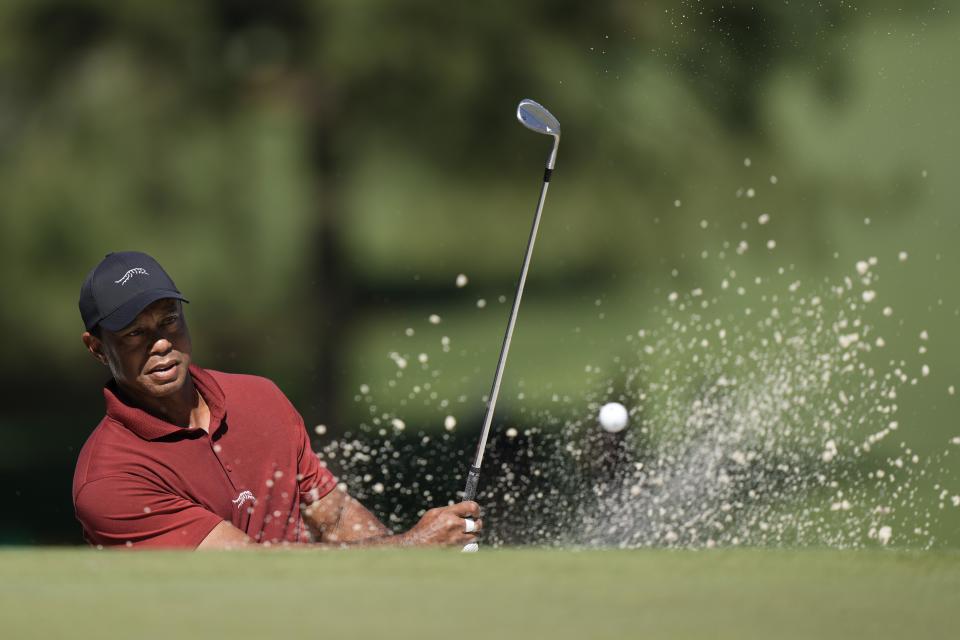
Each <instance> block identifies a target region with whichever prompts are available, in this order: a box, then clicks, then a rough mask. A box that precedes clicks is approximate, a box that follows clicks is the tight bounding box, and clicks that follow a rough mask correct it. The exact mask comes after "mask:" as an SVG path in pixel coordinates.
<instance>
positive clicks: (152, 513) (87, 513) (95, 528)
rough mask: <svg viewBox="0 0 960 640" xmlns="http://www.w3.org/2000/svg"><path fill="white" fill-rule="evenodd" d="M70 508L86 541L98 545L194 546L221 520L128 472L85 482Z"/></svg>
mask: <svg viewBox="0 0 960 640" xmlns="http://www.w3.org/2000/svg"><path fill="white" fill-rule="evenodd" d="M75 507H76V510H77V519H78V520H79V521H80V523H81V524H82V525H83V529H84V534H85V536H86V538H87V541H88V542H90V544H93V545H103V546H117V545H125V546H127V547H134V548H186V549H195V548H196V547H197V545H199V544H200V543H201V542H203V539H204V538H206V537H207V535H208V534H209V533H210V532H211V531H212V530H213V528H214V527H216V526H217V525H218V524H220V522H222V520H223V519H222V518H220V517H219V516H217V515H216V514H214V513H212V512H210V511H208V510H207V509H205V508H204V507H202V506H200V505H198V504H197V503H195V502H191V501H190V500H187V499H186V498H183V497H181V496H178V495H175V494H173V493H170V492H169V491H164V490H163V489H161V488H159V487H157V486H156V485H153V484H152V483H150V482H149V481H147V480H145V479H143V478H138V477H137V476H135V475H129V474H127V475H117V476H109V477H106V478H100V479H97V480H93V481H92V482H88V483H87V484H85V485H84V486H83V487H82V488H81V489H80V492H79V493H78V495H77V498H76V502H75Z"/></svg>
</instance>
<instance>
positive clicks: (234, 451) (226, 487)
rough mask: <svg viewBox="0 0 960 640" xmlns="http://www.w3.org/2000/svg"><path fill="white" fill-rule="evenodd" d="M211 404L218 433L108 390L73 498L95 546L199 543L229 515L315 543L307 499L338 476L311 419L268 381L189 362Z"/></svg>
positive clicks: (260, 531)
mask: <svg viewBox="0 0 960 640" xmlns="http://www.w3.org/2000/svg"><path fill="white" fill-rule="evenodd" d="M190 373H191V375H192V377H193V381H194V384H195V385H196V387H197V390H198V391H199V392H200V394H201V395H202V396H203V399H204V400H205V401H206V403H207V406H209V407H210V429H209V433H207V432H206V431H203V430H202V429H186V428H183V427H178V426H176V425H174V424H170V423H169V422H165V421H163V420H161V419H160V418H157V417H155V416H152V415H150V414H148V413H147V412H145V411H143V410H142V409H138V408H137V407H134V406H131V405H129V404H126V403H125V402H124V400H123V399H122V398H121V397H120V396H119V395H118V390H117V387H116V385H115V383H113V382H110V383H108V384H107V385H106V387H104V390H103V395H104V397H105V398H106V401H107V415H106V416H104V418H103V420H101V421H100V424H99V425H97V428H96V429H94V431H93V433H92V434H90V437H89V438H88V439H87V442H86V444H84V445H83V449H81V451H80V457H79V459H78V460H77V469H76V471H75V473H74V476H73V504H74V507H75V509H76V512H77V519H78V520H79V521H80V523H81V524H82V525H83V531H84V537H85V538H86V539H87V541H88V542H89V543H90V544H94V545H104V546H107V545H127V546H133V547H188V548H195V547H196V546H197V545H198V544H200V542H202V541H203V539H204V538H205V537H206V536H207V534H209V533H210V531H211V530H213V528H214V527H215V526H217V524H219V523H220V522H221V521H223V520H226V521H227V522H230V523H231V524H233V526H235V527H237V528H238V529H240V530H241V531H244V532H245V533H246V534H247V535H248V536H250V538H251V539H253V540H255V541H257V542H282V541H288V542H295V541H301V542H304V541H308V540H309V535H308V533H307V531H306V530H305V527H304V524H303V520H302V518H301V515H300V506H301V505H304V506H306V505H309V504H310V503H312V502H315V501H316V500H319V499H320V498H322V497H323V496H325V495H327V494H328V493H329V492H330V491H331V490H333V488H334V487H335V486H336V484H337V481H336V479H335V478H334V477H333V475H332V474H331V473H330V472H329V471H328V470H327V469H326V467H324V466H323V465H321V464H320V462H319V460H317V457H316V456H315V455H314V453H313V451H312V450H311V448H310V441H309V440H308V438H307V432H306V428H305V426H304V424H303V418H301V417H300V414H299V413H297V411H296V409H294V407H293V405H292V404H290V401H289V400H288V399H287V398H286V396H284V395H283V392H281V391H280V389H279V388H277V386H276V385H275V384H273V383H272V382H271V381H269V380H267V379H266V378H259V377H256V376H247V375H236V374H229V373H221V372H219V371H212V370H205V369H201V368H200V367H197V366H193V365H192V366H191V367H190Z"/></svg>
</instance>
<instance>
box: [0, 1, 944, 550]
mask: <svg viewBox="0 0 960 640" xmlns="http://www.w3.org/2000/svg"><path fill="white" fill-rule="evenodd" d="M824 4H826V5H828V6H823V5H824ZM958 62H960V18H958V17H956V16H954V15H953V13H952V12H951V11H950V10H949V9H944V8H943V5H942V4H940V3H934V2H911V3H906V2H900V3H897V2H886V1H880V0H878V1H873V2H862V3H855V4H849V3H804V2H794V3H784V2H779V1H777V2H774V1H770V2H750V3H748V2H736V1H734V2H730V1H729V0H727V1H724V2H721V1H719V0H704V1H701V2H680V3H677V2H667V1H665V0H657V1H649V2H644V1H639V0H638V1H633V2H626V1H616V0H607V1H604V2H570V1H560V2H547V1H541V0H538V1H531V2H523V3H517V2H504V1H494V2H486V3H482V4H479V5H477V4H451V3H439V2H429V1H426V0H410V1H407V2H388V1H386V0H366V1H362V2H360V1H357V0H352V1H351V0H322V1H320V0H317V1H308V0H275V1H273V2H256V1H254V0H245V1H227V0H221V1H218V2H206V3H201V2H194V1H190V0H168V1H167V2H151V1H147V0H131V1H129V2H122V3H116V2H105V1H103V0H7V1H5V2H3V3H2V4H0V145H2V146H0V249H2V250H0V287H2V291H3V294H4V302H3V304H2V305H0V327H2V330H3V334H4V336H5V338H4V339H3V340H2V341H0V356H2V358H0V362H2V363H3V364H2V365H0V389H2V400H3V405H2V406H3V408H2V410H0V428H2V430H3V434H4V440H3V445H2V446H0V492H2V493H0V495H2V496H3V498H4V502H5V504H6V509H4V515H3V516H2V518H3V524H2V527H0V542H8V543H79V542H80V541H81V539H80V530H79V526H78V525H77V524H76V523H75V521H74V519H73V510H72V506H71V503H70V484H71V480H72V473H73V464H74V462H75V459H76V455H77V452H78V450H79V447H80V446H81V445H82V443H83V442H84V440H85V438H86V436H87V435H88V433H89V432H90V430H91V429H92V428H93V427H94V426H95V425H96V423H97V422H98V420H99V418H100V417H101V415H102V397H101V394H100V387H101V385H102V383H103V382H104V371H103V369H102V368H101V367H99V366H98V365H97V364H96V363H94V361H93V360H92V359H91V358H90V357H89V356H88V355H87V354H86V353H85V352H84V349H83V348H82V345H81V342H80V339H79V335H80V333H81V331H82V326H81V323H80V318H79V314H78V312H77V297H78V292H79V287H80V283H81V281H82V279H83V277H84V275H85V274H86V273H87V271H88V270H89V269H90V268H91V267H92V266H93V265H94V264H96V263H97V261H98V260H99V259H100V258H101V257H102V256H103V255H104V254H105V253H107V252H109V251H114V250H142V251H146V252H149V253H151V254H152V255H154V256H155V257H156V258H157V259H158V260H159V261H160V262H161V263H162V264H163V265H164V266H165V267H166V269H167V270H168V272H170V274H171V275H172V276H173V278H174V279H175V281H176V282H177V284H178V285H179V287H180V289H181V290H182V291H183V292H184V293H185V294H186V295H187V297H189V298H190V300H191V304H190V306H189V308H188V317H189V320H190V322H191V330H192V333H193V338H194V347H195V354H194V355H195V359H196V360H197V361H198V362H199V363H201V364H202V365H204V366H207V367H213V368H221V369H224V370H229V371H237V372H250V373H257V374H260V375H265V376H268V377H270V378H272V379H274V380H275V381H276V382H277V383H278V384H279V385H280V386H281V388H283V389H284V390H285V391H286V392H287V394H288V395H289V396H290V397H291V399H292V400H293V401H294V403H295V404H296V405H297V406H298V408H299V409H300V410H301V412H302V413H303V414H304V417H305V419H306V421H307V424H308V425H309V426H313V425H317V424H324V425H327V427H328V429H327V434H326V435H325V436H323V437H320V436H316V442H317V444H318V446H319V445H321V444H322V443H323V442H324V441H325V440H326V439H329V438H330V437H334V436H336V435H337V434H341V433H343V432H345V431H348V430H351V429H353V430H355V429H356V427H357V426H358V425H359V424H360V423H361V422H363V421H364V420H367V419H369V418H370V417H371V415H378V414H380V413H385V414H390V415H398V416H402V418H403V420H404V421H405V422H406V423H407V425H408V426H409V427H411V428H415V429H423V430H425V431H440V430H442V429H443V426H442V425H443V419H444V416H446V415H454V416H456V418H457V420H458V422H459V426H458V434H459V436H458V437H463V438H464V440H465V442H466V441H469V440H470V439H471V438H472V437H474V435H475V433H476V430H477V429H478V428H479V418H480V416H481V413H482V408H483V405H482V400H481V398H482V396H483V395H484V394H485V393H486V392H487V390H488V387H489V383H490V377H491V376H492V372H493V367H494V364H495V362H496V357H497V352H498V349H499V346H500V339H501V337H502V332H503V328H504V326H505V323H506V318H507V313H508V309H509V302H510V299H511V297H512V293H513V287H514V282H515V278H516V275H517V271H518V267H519V264H520V259H521V256H522V251H523V247H524V244H525V242H526V237H527V233H528V230H529V224H530V217H531V215H532V211H533V205H534V204H535V198H536V195H537V188H538V180H539V178H540V173H541V166H542V163H543V160H544V159H545V156H546V153H547V150H548V142H547V140H546V139H545V138H541V137H539V136H535V135H533V134H531V133H529V132H528V131H526V130H524V129H523V128H522V127H520V126H519V125H518V124H517V123H516V122H515V121H514V116H513V110H514V108H515V105H516V103H517V101H518V100H519V99H520V98H523V97H530V98H534V99H536V100H538V101H541V102H542V103H543V104H545V105H547V106H548V107H549V108H550V109H551V110H552V111H553V112H554V113H555V114H556V115H557V117H558V118H559V119H560V121H561V123H562V125H563V131H564V137H563V143H562V145H561V148H560V154H559V160H558V165H557V170H556V172H555V174H554V181H553V185H552V187H551V192H550V198H549V199H548V203H547V207H546V214H545V218H544V222H543V225H542V227H541V232H540V237H539V239H538V244H537V250H536V254H535V257H534V263H533V269H532V272H531V276H530V281H529V282H528V289H527V295H526V297H525V299H524V307H523V309H522V312H521V315H520V321H519V324H518V327H517V332H516V334H515V343H514V348H513V351H512V353H511V360H510V364H509V367H508V370H507V376H506V379H505V383H504V384H505V386H504V395H503V397H502V400H501V404H502V407H503V412H504V414H505V415H511V416H517V415H528V416H533V415H536V414H535V413H533V412H531V413H526V414H519V413H518V409H519V408H521V407H534V408H536V407H538V406H541V407H546V406H549V404H550V402H551V398H552V397H553V396H554V395H558V396H561V397H564V396H565V397H568V398H570V399H571V401H570V404H572V405H577V403H578V402H579V401H580V399H582V398H584V393H585V384H586V383H585V379H586V378H585V375H584V372H585V367H587V366H598V367H607V366H608V365H610V363H612V362H615V361H616V358H617V357H619V356H621V355H623V354H625V353H626V352H627V351H628V350H629V349H630V345H629V343H628V342H626V341H625V336H626V335H628V334H635V333H636V331H637V330H638V329H640V328H643V327H645V326H649V325H651V324H656V322H657V321H656V318H657V317H658V316H657V308H658V305H659V306H663V305H664V303H665V300H666V294H667V292H669V291H673V290H678V289H679V290H690V289H693V288H694V287H698V286H713V287H715V286H716V283H717V281H718V280H719V279H720V277H721V275H722V274H719V273H717V272H716V262H714V261H710V260H705V259H703V258H702V252H704V251H709V252H716V251H717V249H718V247H720V246H722V244H723V243H724V242H729V243H732V244H733V245H734V246H735V245H736V244H737V243H738V242H739V241H741V240H747V241H748V242H749V243H750V245H751V246H752V247H756V249H754V250H751V251H750V252H748V253H747V254H745V255H744V256H743V257H742V258H741V259H740V262H739V264H740V269H741V273H742V275H743V276H749V277H753V276H754V275H762V274H773V273H775V272H776V270H777V269H778V268H780V267H783V266H788V265H789V266H790V267H791V268H792V269H793V272H794V273H795V274H796V278H797V279H799V280H802V281H804V282H821V281H824V279H826V280H829V281H835V280H837V279H840V278H842V277H843V276H844V275H850V274H851V273H852V272H853V265H854V264H855V262H856V261H857V260H862V259H866V258H867V257H869V256H877V257H878V258H879V262H880V267H881V268H883V267H889V268H888V269H885V270H883V271H882V280H881V281H880V283H879V284H878V285H877V287H876V288H877V290H878V295H879V302H878V304H880V303H882V304H883V305H890V306H892V307H893V308H894V309H895V310H896V314H895V315H894V317H893V318H892V319H889V320H886V325H885V326H884V336H885V338H886V339H887V342H888V346H887V349H888V351H887V352H886V354H885V356H886V357H889V358H891V359H897V360H899V359H904V360H906V361H907V362H908V363H909V367H910V368H912V369H913V370H916V369H919V367H920V365H921V363H924V364H927V365H929V367H930V371H931V373H930V375H929V376H928V377H925V378H924V379H923V380H922V384H918V385H916V386H910V387H908V388H907V389H906V390H905V392H904V393H903V395H902V396H901V397H900V398H899V409H900V422H901V424H902V427H901V429H902V431H901V432H900V433H901V434H902V435H903V439H905V440H908V441H909V442H910V443H911V446H912V447H913V448H914V449H915V450H917V451H920V452H924V453H928V454H935V453H936V452H938V451H943V450H944V449H945V448H947V443H948V441H949V439H950V438H951V437H953V436H955V435H958V434H960V429H958V426H957V424H956V422H957V420H956V416H957V413H956V403H957V402H958V399H957V398H956V397H955V396H953V395H952V394H951V393H948V387H950V386H951V385H956V384H960V375H958V372H960V371H958V370H960V365H958V364H957V362H956V356H957V354H958V353H960V336H958V335H957V332H956V331H955V327H956V325H957V321H958V315H960V298H958V295H957V292H956V287H955V284H954V281H955V279H956V275H957V274H958V273H960V271H958V268H960V253H958V252H957V251H956V250H955V244H956V243H957V241H958V240H960V228H958V215H957V207H956V204H955V203H956V202H957V200H958V198H960V180H958V175H957V162H956V160H955V156H956V152H957V149H958V148H960V127H958V124H957V123H958V119H957V117H956V115H955V112H956V104H957V103H958V100H960V82H958V79H957V74H956V69H957V67H958ZM762 213H769V215H770V217H771V222H770V224H769V225H768V226H767V227H764V228H763V229H762V230H761V229H759V227H757V226H756V225H754V224H753V222H754V221H755V220H756V219H757V217H758V216H759V215H760V214H762ZM702 222H705V223H706V224H702ZM744 222H749V223H750V224H749V225H746V228H744V226H743V223H744ZM769 238H774V239H775V240H776V242H777V249H776V251H767V250H764V249H763V248H762V247H763V245H764V243H765V242H766V241H767V240H768V239H769ZM900 251H906V252H908V254H909V260H908V261H906V262H905V263H902V264H897V263H898V260H897V255H898V253H899V252H900ZM895 264H897V266H896V268H893V266H894V265H895ZM459 274H464V275H466V276H467V277H468V283H467V285H466V286H463V287H459V286H457V284H456V280H457V276H458V275H459ZM759 295H760V293H754V292H751V291H748V292H747V294H746V296H745V297H744V298H743V304H744V305H745V306H749V305H750V304H752V303H753V302H755V301H753V300H751V296H759ZM480 300H482V301H483V302H479V301H480ZM878 309H879V307H878ZM433 314H436V315H437V316H439V320H440V321H439V323H435V322H431V321H430V320H429V318H430V316H431V315H433ZM877 315H878V318H879V310H878V314H877ZM878 321H881V322H882V321H883V320H878ZM924 330H926V331H928V333H929V336H930V338H929V340H928V341H927V342H926V343H925V345H926V347H927V349H928V351H927V353H925V354H918V344H919V343H918V338H917V336H918V335H919V334H920V332H921V331H924ZM421 353H423V354H426V356H427V359H428V363H429V365H421V363H420V361H419V359H418V357H419V354H421ZM391 354H395V355H394V356H393V357H391ZM921 356H922V357H921ZM397 357H401V358H404V359H406V360H407V361H408V363H409V364H408V367H407V369H406V370H403V371H400V373H401V374H403V376H405V377H401V378H398V367H397V364H396V359H397ZM412 384H415V385H417V386H421V385H422V387H423V388H422V393H416V392H412V391H411V390H410V387H411V385H412ZM427 384H430V385H432V386H426V385H427ZM431 390H432V391H431ZM431 393H432V394H433V395H431ZM371 405H373V406H374V407H375V408H373V409H371ZM518 419H521V418H518ZM529 419H532V418H529ZM498 424H499V423H498ZM519 426H522V425H519ZM884 446H889V447H895V446H896V443H893V442H891V443H890V444H889V445H884ZM891 450H892V449H891ZM885 451H886V450H885V449H884V448H883V446H881V447H879V448H878V449H876V450H875V451H874V455H876V456H878V457H882V456H884V455H886V453H885ZM946 460H947V461H948V463H949V460H950V458H949V457H947V458H946ZM463 462H464V463H465V462H466V460H464V461H463ZM948 466H950V465H949V464H948ZM952 490H953V492H956V491H957V487H953V488H952ZM956 511H957V510H956V509H954V510H950V509H948V510H947V511H946V512H945V513H944V515H943V517H942V519H941V520H940V521H939V522H938V523H937V524H936V525H935V526H934V528H935V531H936V535H937V537H938V540H939V542H940V543H941V544H946V545H948V546H960V520H958V517H957V515H956Z"/></svg>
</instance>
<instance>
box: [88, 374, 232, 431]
mask: <svg viewBox="0 0 960 640" xmlns="http://www.w3.org/2000/svg"><path fill="white" fill-rule="evenodd" d="M189 371H190V376H191V377H192V378H193V384H194V386H196V388H197V391H199V392H200V395H201V396H203V400H204V401H205V402H206V403H207V406H208V407H209V408H210V429H209V433H210V435H213V434H214V433H216V432H217V430H218V429H219V428H220V425H221V423H222V422H223V419H224V417H225V416H226V412H227V407H226V405H227V398H226V396H225V395H224V393H223V389H221V388H220V385H219V384H217V381H216V379H214V377H213V375H212V374H211V373H210V372H209V371H207V370H206V369H202V368H200V367H198V366H197V365H194V364H191V365H190V369H189ZM103 397H104V399H105V400H106V403H107V416H108V417H110V418H112V419H114V420H116V421H117V422H119V423H120V424H122V425H123V426H124V427H126V428H127V429H129V430H130V431H133V432H134V433H135V434H137V435H138V436H140V437H141V438H143V439H144V440H156V439H158V438H162V437H164V436H169V435H171V434H174V433H183V432H186V431H190V429H188V428H186V427H180V426H177V425H175V424H173V423H170V422H167V421H166V420H163V419H162V418H158V417H156V416H154V415H152V414H149V413H147V412H146V411H144V410H143V409H141V408H139V407H136V406H134V405H132V404H129V403H128V401H127V399H126V398H125V397H124V396H123V395H122V394H121V393H119V388H118V387H117V383H116V382H115V381H113V380H111V381H110V382H108V383H107V384H106V385H105V386H104V387H103Z"/></svg>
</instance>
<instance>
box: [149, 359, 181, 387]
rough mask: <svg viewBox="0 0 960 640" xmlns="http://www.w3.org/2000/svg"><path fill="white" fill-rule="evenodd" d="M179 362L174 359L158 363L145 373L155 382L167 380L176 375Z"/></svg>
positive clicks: (172, 378)
mask: <svg viewBox="0 0 960 640" xmlns="http://www.w3.org/2000/svg"><path fill="white" fill-rule="evenodd" d="M179 364H180V363H179V362H176V361H175V360H170V361H167V362H161V363H158V364H156V365H154V366H153V367H151V368H150V369H149V370H148V371H147V375H148V376H149V377H150V378H152V379H153V380H155V381H157V382H169V381H171V380H174V379H175V378H176V377H177V367H178V366H179Z"/></svg>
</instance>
